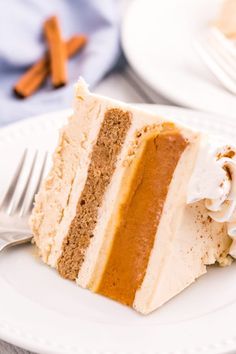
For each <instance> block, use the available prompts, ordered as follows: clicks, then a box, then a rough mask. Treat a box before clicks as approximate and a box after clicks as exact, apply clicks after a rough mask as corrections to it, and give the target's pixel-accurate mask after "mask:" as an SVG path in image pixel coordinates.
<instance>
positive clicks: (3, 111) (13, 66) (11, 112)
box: [0, 0, 120, 126]
mask: <svg viewBox="0 0 236 354" xmlns="http://www.w3.org/2000/svg"><path fill="white" fill-rule="evenodd" d="M54 14H55V15H57V16H58V17H59V20H60V23H61V27H62V31H63V37H64V38H65V39H67V38H69V37H70V36H71V35H73V34H76V33H77V34H79V33H85V34H87V35H88V37H89V41H88V44H87V45H86V47H85V48H84V49H83V51H82V52H81V53H80V54H78V55H76V56H75V57H74V58H72V59H71V60H70V61H69V63H68V71H69V82H70V84H69V85H67V86H66V87H64V88H60V89H57V90H53V89H52V87H51V83H50V80H48V82H47V84H46V85H44V87H43V88H42V89H40V91H38V92H37V93H36V94H34V95H33V96H31V97H29V98H27V99H25V100H20V99H17V98H16V97H14V94H13V93H12V87H13V85H14V84H15V83H16V81H17V80H18V79H19V78H20V76H21V75H22V74H23V73H24V72H25V71H26V69H27V68H28V67H29V66H30V65H32V64H33V63H34V62H36V61H37V60H38V59H39V58H40V57H41V56H42V55H43V53H44V52H45V48H46V47H45V39H44V38H43V35H42V26H43V22H44V21H45V19H46V18H48V17H49V16H51V15H54ZM119 54H120V47H119V1H118V0H102V1H101V0H48V1H45V0H28V1H22V0H7V1H0V126H2V125H4V124H8V123H11V122H13V121H16V120H19V119H21V118H27V117H30V116H32V115H36V114H41V113H44V112H49V111H56V110H60V109H63V108H68V107H69V106H70V105H71V102H72V95H73V83H74V82H75V81H76V80H77V78H78V77H79V76H83V78H84V79H85V80H86V81H87V82H88V83H89V85H90V86H94V85H95V84H96V83H97V82H98V81H99V80H100V79H101V78H102V77H103V76H104V75H105V74H106V73H107V72H108V71H110V70H111V69H112V68H113V67H114V66H115V64H116V63H117V60H118V58H119Z"/></svg>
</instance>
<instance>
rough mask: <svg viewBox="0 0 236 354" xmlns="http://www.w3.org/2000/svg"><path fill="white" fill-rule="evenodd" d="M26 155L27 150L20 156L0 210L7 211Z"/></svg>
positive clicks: (0, 204)
mask: <svg viewBox="0 0 236 354" xmlns="http://www.w3.org/2000/svg"><path fill="white" fill-rule="evenodd" d="M26 155H27V149H25V150H24V153H23V155H22V158H21V160H20V162H19V164H18V167H17V169H16V172H15V174H14V176H13V178H12V180H11V182H10V184H9V187H8V189H7V191H6V193H5V195H4V197H3V199H2V201H1V202H0V208H1V209H7V208H8V207H9V205H10V202H11V200H12V198H13V195H14V193H15V190H16V186H17V184H18V181H19V177H20V175H21V172H22V170H23V167H24V164H25V160H26Z"/></svg>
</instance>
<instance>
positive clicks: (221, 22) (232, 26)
mask: <svg viewBox="0 0 236 354" xmlns="http://www.w3.org/2000/svg"><path fill="white" fill-rule="evenodd" d="M213 24H214V25H215V26H216V27H217V28H218V29H219V30H220V31H221V32H222V33H223V34H224V35H225V36H226V37H228V38H229V39H232V40H236V0H224V1H223V4H222V7H221V10H220V13H219V15H218V18H217V19H216V20H215V21H214V23H213Z"/></svg>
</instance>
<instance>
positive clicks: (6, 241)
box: [0, 231, 33, 251]
mask: <svg viewBox="0 0 236 354" xmlns="http://www.w3.org/2000/svg"><path fill="white" fill-rule="evenodd" d="M32 238H33V236H32V235H31V234H28V233H23V232H19V231H18V232H17V231H0V251H2V250H3V249H5V248H6V247H10V246H15V245H20V244H22V243H26V242H30V241H31V240H32Z"/></svg>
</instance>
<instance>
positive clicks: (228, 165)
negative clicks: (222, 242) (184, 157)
mask: <svg viewBox="0 0 236 354" xmlns="http://www.w3.org/2000/svg"><path fill="white" fill-rule="evenodd" d="M202 199H204V200H205V206H206V208H207V209H208V214H209V216H210V217H211V218H212V219H213V220H215V221H217V222H221V223H223V222H225V223H226V224H227V231H228V235H229V236H230V237H231V238H232V239H233V243H232V245H231V248H230V255H231V256H232V257H234V258H236V147H234V146H232V145H224V144H223V143H222V144H221V143H219V140H218V141H214V140H211V141H209V140H208V141H207V140H204V141H203V142H202V144H201V146H200V151H199V155H198V158H197V161H196V165H195V169H194V171H193V174H192V176H191V179H190V183H189V187H188V195H187V203H188V204H190V203H194V202H196V201H199V200H202Z"/></svg>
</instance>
